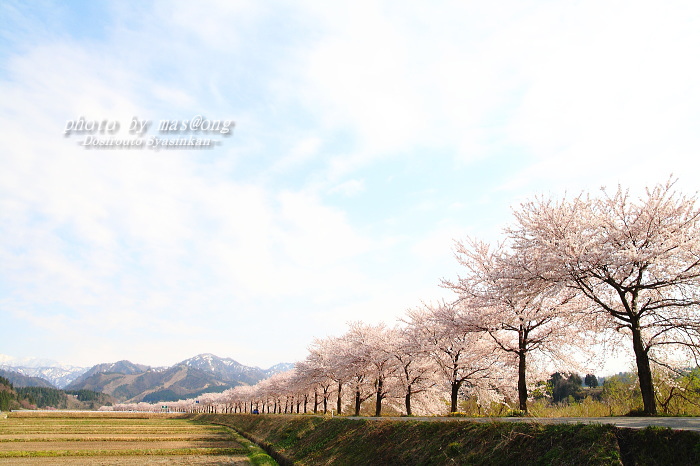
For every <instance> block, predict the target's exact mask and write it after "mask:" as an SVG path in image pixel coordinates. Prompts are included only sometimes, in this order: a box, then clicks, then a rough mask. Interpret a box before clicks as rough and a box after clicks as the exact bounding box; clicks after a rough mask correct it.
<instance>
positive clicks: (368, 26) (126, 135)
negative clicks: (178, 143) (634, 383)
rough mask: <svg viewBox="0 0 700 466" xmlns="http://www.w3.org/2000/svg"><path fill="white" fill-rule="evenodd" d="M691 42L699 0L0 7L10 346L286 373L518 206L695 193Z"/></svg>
mask: <svg viewBox="0 0 700 466" xmlns="http://www.w3.org/2000/svg"><path fill="white" fill-rule="evenodd" d="M698 50H700V3H698V2H696V1H688V2H682V1H669V2H649V1H607V0H606V1H585V2H581V1H561V0H557V1H521V0H518V1H499V2H482V1H462V0H460V1H454V2H450V1H439V2H430V3H428V2H410V1H405V2H404V1H402V2H390V1H386V2H383V1H366V2H365V1H355V2H325V1H301V0H294V1H268V2H258V1H229V0H222V1H197V2H192V1H146V2H144V1H118V2H117V1H114V2H109V1H72V2H59V1H41V0H38V1H33V2H21V1H13V0H0V96H1V97H0V141H2V148H1V149H0V320H1V321H2V324H1V325H0V354H2V355H6V356H8V357H14V358H28V357H36V358H45V359H46V358H48V359H53V360H56V361H60V362H61V363H64V364H72V365H77V366H90V365H93V364H98V363H102V362H114V361H118V360H122V359H128V360H130V361H132V362H136V363H141V364H148V365H153V366H162V365H171V364H174V363H176V362H179V361H182V360H184V359H186V358H189V357H191V356H194V355H196V354H200V353H214V354H216V355H218V356H221V357H231V358H233V359H236V360H237V361H239V362H240V363H242V364H246V365H255V366H259V367H263V368H266V367H269V366H271V365H273V364H276V363H279V362H294V361H298V360H301V359H303V358H304V357H305V356H306V354H307V347H308V345H309V344H310V343H311V342H312V340H313V339H314V338H323V337H326V336H330V335H341V334H342V333H344V332H345V331H346V329H347V323H348V322H350V321H355V320H361V321H364V322H367V323H378V322H380V321H383V322H386V323H388V324H390V325H393V324H394V323H395V322H396V321H397V319H399V318H401V317H402V316H403V315H404V314H405V312H406V310H407V309H410V308H413V307H417V306H419V305H420V304H421V302H435V301H437V300H440V299H451V298H452V294H451V292H449V291H447V290H444V289H442V288H441V287H440V286H439V285H440V279H441V278H454V277H456V275H457V274H458V273H459V272H460V266H459V265H458V264H457V262H456V260H455V258H454V254H453V251H454V250H453V244H454V240H459V239H465V238H467V237H475V238H479V239H482V240H485V241H489V242H497V241H499V240H501V239H502V238H503V233H502V231H503V228H504V227H506V226H507V225H508V224H509V223H511V222H512V211H513V209H516V208H517V206H518V205H519V203H521V202H523V201H525V200H528V199H532V198H533V197H535V196H538V195H542V196H550V197H561V196H563V195H565V194H566V193H569V194H577V193H580V192H582V191H590V192H593V193H597V192H599V191H598V190H599V189H600V188H601V187H603V186H605V187H608V188H609V189H613V190H614V189H616V187H617V185H618V184H620V185H622V186H624V187H628V188H630V189H631V190H632V191H633V192H637V191H639V192H641V189H642V188H643V187H645V186H652V185H655V184H657V183H664V182H666V181H667V180H668V179H669V177H673V178H677V179H678V181H677V184H676V187H677V188H678V189H679V190H681V191H683V192H685V193H688V194H694V193H695V192H696V191H697V190H698V188H699V187H700V178H698V176H697V174H698V168H700V162H698V160H699V159H700V152H699V149H700V84H699V83H700V60H699V59H698ZM172 120H177V122H178V124H180V125H181V129H177V130H175V131H172V132H169V133H167V132H160V131H159V125H160V124H161V121H167V122H170V121H172ZM134 122H138V123H134ZM198 122H201V127H200V128H199V130H197V129H196V128H195V127H196V125H197V123H198ZM227 122H228V123H227ZM144 123H147V124H148V126H145V127H143V128H145V129H144V130H143V131H142V132H141V133H138V132H134V131H130V129H133V128H134V126H132V125H134V124H136V125H140V124H144ZM225 124H229V125H230V126H229V128H230V130H231V131H230V132H228V133H224V132H223V131H222V129H223V128H224V125H225ZM215 125H219V126H218V128H219V130H218V131H213V130H210V131H202V128H207V127H209V128H213V127H215ZM136 128H141V127H139V126H136ZM182 128H184V129H182ZM190 137H192V138H195V139H199V140H205V141H209V142H210V146H209V147H208V148H207V147H191V148H183V147H179V148H178V147H165V148H161V147H156V146H154V144H155V141H163V140H166V141H167V140H177V139H178V138H179V139H182V140H189V138H190ZM109 140H112V141H114V140H118V141H131V142H134V141H137V142H138V143H140V144H141V146H140V147H132V148H129V147H122V146H120V147H115V146H111V147H109V146H102V147H99V146H92V145H91V143H92V142H94V141H102V142H105V141H109ZM115 144H116V143H115ZM610 357H611V358H612V357H613V355H611V356H610Z"/></svg>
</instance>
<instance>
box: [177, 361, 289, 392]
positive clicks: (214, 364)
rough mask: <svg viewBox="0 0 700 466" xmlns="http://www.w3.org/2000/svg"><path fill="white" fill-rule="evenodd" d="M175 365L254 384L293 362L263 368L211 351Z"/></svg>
mask: <svg viewBox="0 0 700 466" xmlns="http://www.w3.org/2000/svg"><path fill="white" fill-rule="evenodd" d="M177 365H185V366H188V367H192V368H194V369H199V370H201V371H204V372H209V373H212V374H215V375H216V376H217V377H219V378H220V379H222V380H228V381H233V380H235V381H239V382H243V383H246V384H250V385H254V384H256V383H257V382H259V381H260V380H262V379H266V378H268V377H270V376H271V375H273V374H276V373H277V372H283V371H285V370H289V369H291V368H292V367H294V364H289V363H281V364H276V365H274V366H272V367H271V368H269V369H267V370H264V369H261V368H259V367H251V366H245V365H243V364H241V363H239V362H238V361H236V360H234V359H231V358H220V357H218V356H216V355H213V354H211V353H205V354H199V355H197V356H195V357H192V358H189V359H185V360H184V361H182V362H180V363H179V364H177Z"/></svg>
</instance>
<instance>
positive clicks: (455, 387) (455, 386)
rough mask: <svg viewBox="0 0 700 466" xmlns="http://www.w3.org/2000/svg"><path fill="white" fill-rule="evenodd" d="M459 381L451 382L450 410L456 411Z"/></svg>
mask: <svg viewBox="0 0 700 466" xmlns="http://www.w3.org/2000/svg"><path fill="white" fill-rule="evenodd" d="M460 385H462V384H461V383H460V382H452V393H451V394H450V412H451V413H456V412H457V395H458V394H459V387H460Z"/></svg>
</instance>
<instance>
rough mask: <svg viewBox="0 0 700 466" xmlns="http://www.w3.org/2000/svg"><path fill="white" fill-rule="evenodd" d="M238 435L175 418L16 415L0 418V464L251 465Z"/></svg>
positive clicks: (106, 414) (133, 415)
mask: <svg viewBox="0 0 700 466" xmlns="http://www.w3.org/2000/svg"><path fill="white" fill-rule="evenodd" d="M246 453H247V450H246V447H245V446H244V445H242V444H241V443H240V442H239V441H238V440H237V434H235V433H234V432H233V431H231V430H229V429H227V428H225V427H220V426H213V425H206V424H199V423H196V422H194V421H191V420H188V419H183V418H182V417H181V416H177V415H167V414H142V413H109V412H105V413H62V412H51V413H46V412H17V413H10V414H9V416H8V417H7V418H6V419H4V418H0V464H84V465H98V464H99V465H108V464H109V465H136V464H175V465H179V464H182V465H184V464H193V465H204V464H208V465H211V464H221V465H223V464H237V465H243V464H250V462H249V461H248V459H247V456H246Z"/></svg>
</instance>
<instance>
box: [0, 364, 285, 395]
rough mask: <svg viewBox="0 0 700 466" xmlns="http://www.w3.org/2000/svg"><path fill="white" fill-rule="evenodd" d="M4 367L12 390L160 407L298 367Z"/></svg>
mask: <svg viewBox="0 0 700 466" xmlns="http://www.w3.org/2000/svg"><path fill="white" fill-rule="evenodd" d="M8 362H10V361H5V364H3V365H1V366H0V369H2V370H4V372H3V374H5V375H4V376H5V377H6V378H7V379H9V380H10V381H11V382H12V383H13V385H15V386H18V387H22V386H39V387H40V386H50V387H54V386H55V387H58V388H65V389H66V390H83V389H85V390H92V391H96V392H102V393H106V394H108V395H111V396H113V397H114V398H116V399H117V400H118V401H120V402H138V401H147V402H159V401H174V400H178V399H184V398H192V397H196V396H198V395H200V394H202V393H207V392H222V391H224V390H226V389H228V388H232V387H235V386H238V385H254V384H256V383H257V382H259V381H260V380H263V379H265V378H267V377H270V376H271V375H273V374H276V373H278V372H284V371H286V370H289V369H291V368H293V367H294V365H293V364H289V363H281V364H276V365H274V366H272V367H270V368H269V369H261V368H259V367H251V366H245V365H243V364H240V363H239V362H237V361H235V360H233V359H231V358H220V357H218V356H215V355H213V354H200V355H197V356H194V357H192V358H189V359H186V360H184V361H181V362H179V363H177V364H174V365H173V366H170V367H155V368H154V367H150V366H146V365H143V364H134V363H132V362H130V361H118V362H115V363H103V364H98V365H96V366H93V367H91V368H76V367H72V366H60V365H58V364H54V365H52V366H44V367H42V366H39V367H27V366H20V367H14V366H10V365H9V364H7V363H8Z"/></svg>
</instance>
